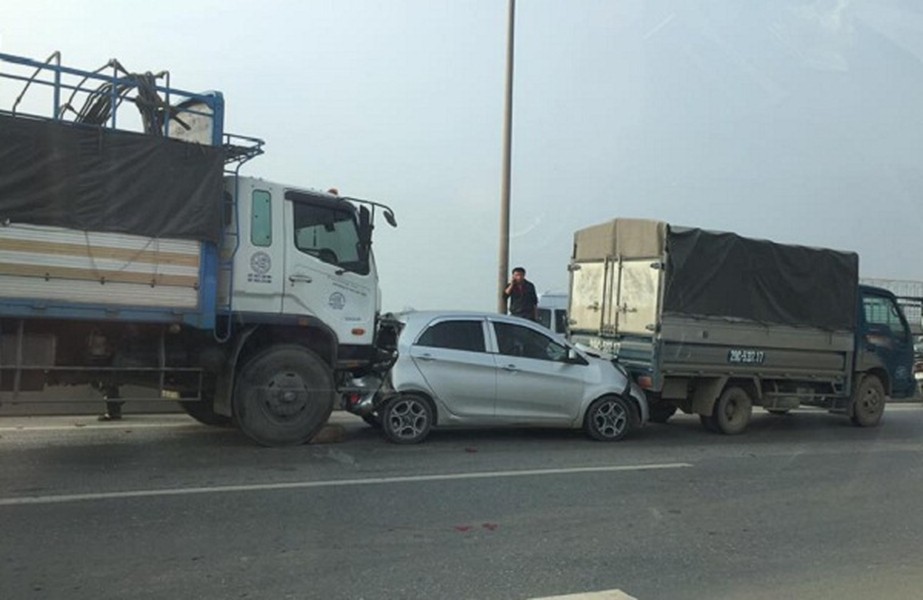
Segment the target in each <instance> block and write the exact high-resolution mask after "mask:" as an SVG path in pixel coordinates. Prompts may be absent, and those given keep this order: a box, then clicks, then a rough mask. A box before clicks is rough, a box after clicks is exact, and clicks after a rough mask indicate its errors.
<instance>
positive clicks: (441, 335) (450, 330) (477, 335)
mask: <svg viewBox="0 0 923 600" xmlns="http://www.w3.org/2000/svg"><path fill="white" fill-rule="evenodd" d="M417 346H427V347H429V348H449V349H451V350H467V351H468V352H484V351H485V348H484V329H483V327H482V326H481V322H480V321H443V322H441V323H436V324H435V325H433V326H432V327H430V328H429V329H427V330H426V331H424V332H423V335H421V336H420V339H418V340H417Z"/></svg>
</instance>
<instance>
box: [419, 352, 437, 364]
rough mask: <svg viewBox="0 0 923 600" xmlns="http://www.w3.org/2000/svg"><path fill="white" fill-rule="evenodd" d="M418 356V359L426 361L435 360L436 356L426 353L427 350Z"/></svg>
mask: <svg viewBox="0 0 923 600" xmlns="http://www.w3.org/2000/svg"><path fill="white" fill-rule="evenodd" d="M419 358H420V360H425V361H427V362H430V361H434V360H436V357H435V356H433V355H432V354H430V353H428V352H427V353H426V354H421V355H420V356H419Z"/></svg>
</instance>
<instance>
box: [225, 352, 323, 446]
mask: <svg viewBox="0 0 923 600" xmlns="http://www.w3.org/2000/svg"><path fill="white" fill-rule="evenodd" d="M336 397H337V395H336V390H335V388H334V384H333V374H332V373H331V370H330V367H329V366H327V364H326V363H324V361H322V360H321V359H320V357H319V356H318V355H317V354H315V353H314V352H312V351H310V350H308V349H306V348H303V347H302V346H297V345H284V346H274V347H271V348H267V349H266V350H263V351H262V352H260V353H258V354H257V355H255V356H254V357H253V358H251V359H250V360H248V361H247V362H246V363H245V364H244V366H243V367H242V368H241V369H240V372H239V373H238V375H237V382H236V385H235V386H234V405H233V408H234V421H235V422H236V423H237V426H238V427H240V429H241V431H243V432H244V433H245V434H246V435H247V436H249V437H250V438H251V439H253V440H254V441H255V442H256V443H258V444H261V445H263V446H294V445H298V444H304V443H306V442H308V441H310V440H311V438H313V437H314V436H315V435H317V433H318V432H319V431H320V430H321V428H322V427H323V426H324V425H325V424H326V423H327V420H328V419H329V418H330V412H331V411H332V410H333V404H334V402H335V400H336Z"/></svg>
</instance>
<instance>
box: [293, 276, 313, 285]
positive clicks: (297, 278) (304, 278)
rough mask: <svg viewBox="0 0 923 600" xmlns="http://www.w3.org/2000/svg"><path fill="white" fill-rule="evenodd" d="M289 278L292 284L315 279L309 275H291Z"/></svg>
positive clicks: (309, 281)
mask: <svg viewBox="0 0 923 600" xmlns="http://www.w3.org/2000/svg"><path fill="white" fill-rule="evenodd" d="M288 280H289V281H291V282H292V285H294V284H296V283H311V282H312V281H314V280H313V279H311V277H310V276H308V275H289V276H288Z"/></svg>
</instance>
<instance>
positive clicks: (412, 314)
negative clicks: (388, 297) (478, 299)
mask: <svg viewBox="0 0 923 600" xmlns="http://www.w3.org/2000/svg"><path fill="white" fill-rule="evenodd" d="M395 317H396V318H397V319H398V320H400V321H401V322H403V323H404V326H405V330H410V331H411V332H413V335H416V334H417V333H419V331H420V330H422V329H423V328H424V327H426V326H427V325H429V324H430V323H432V322H433V321H435V320H437V319H439V320H443V319H461V320H466V319H472V320H473V319H491V320H493V321H499V322H501V323H514V324H516V325H524V326H526V327H530V326H531V327H532V328H534V329H538V330H540V331H542V332H544V333H546V334H550V335H552V337H557V336H555V335H554V333H553V332H551V331H546V329H545V328H544V327H542V325H541V324H540V323H536V322H535V321H530V320H528V319H523V318H522V317H514V316H512V315H502V314H500V313H496V312H481V311H470V310H414V311H408V312H404V313H401V314H400V315H395Z"/></svg>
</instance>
